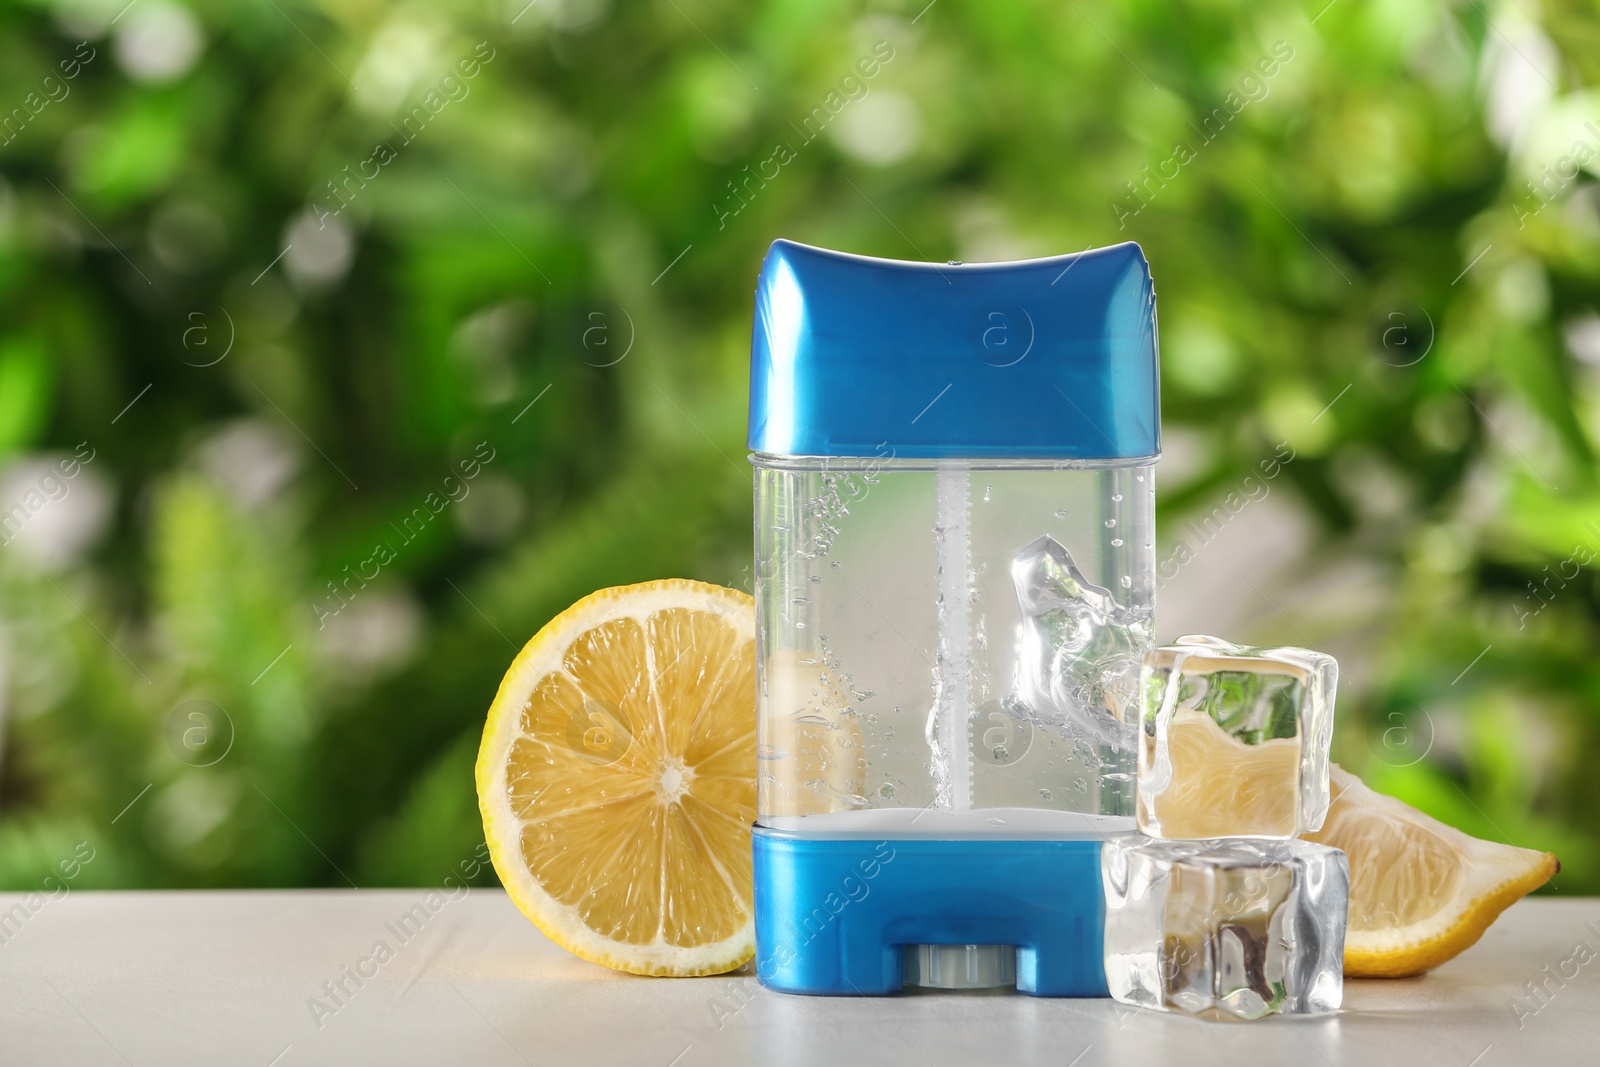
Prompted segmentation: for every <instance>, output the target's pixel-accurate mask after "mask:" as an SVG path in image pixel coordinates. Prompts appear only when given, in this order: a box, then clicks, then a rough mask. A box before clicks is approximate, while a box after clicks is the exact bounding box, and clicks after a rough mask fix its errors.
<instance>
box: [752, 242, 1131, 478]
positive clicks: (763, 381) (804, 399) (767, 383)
mask: <svg viewBox="0 0 1600 1067" xmlns="http://www.w3.org/2000/svg"><path fill="white" fill-rule="evenodd" d="M1160 409H1161V404H1160V397H1159V394H1158V385H1157V375H1156V311H1155V290H1154V288H1153V287H1152V286H1151V283H1150V267H1149V264H1148V263H1146V261H1145V258H1144V253H1143V252H1142V251H1141V250H1140V248H1139V246H1138V245H1136V244H1133V243H1132V242H1129V243H1126V244H1120V245H1113V246H1112V247H1110V248H1097V249H1093V250H1091V251H1087V252H1079V253H1076V254H1074V255H1068V256H1054V257H1052V258H1049V259H1031V260H1025V261H1022V262H1017V263H969V264H955V263H952V264H935V263H909V262H905V261H901V260H891V259H872V258H869V257H867V256H855V255H850V254H848V253H844V252H830V251H828V250H827V249H824V248H812V247H810V246H809V245H802V244H796V243H794V242H793V241H774V242H773V244H772V247H771V248H770V249H769V250H768V251H767V258H766V262H765V263H764V264H762V267H761V279H760V281H759V282H757V284H756V318H755V335H754V338H753V340H752V342H751V346H750V437H749V445H750V449H751V450H752V451H754V452H765V453H769V454H773V455H785V456H862V457H884V456H889V455H893V456H895V457H897V458H908V459H909V458H947V457H965V458H972V459H983V458H995V459H1000V458H1008V459H1029V458H1038V459H1085V460H1095V459H1132V458H1137V457H1145V456H1154V455H1156V454H1157V453H1159V452H1160V451H1161V428H1160V427H1161V419H1160Z"/></svg>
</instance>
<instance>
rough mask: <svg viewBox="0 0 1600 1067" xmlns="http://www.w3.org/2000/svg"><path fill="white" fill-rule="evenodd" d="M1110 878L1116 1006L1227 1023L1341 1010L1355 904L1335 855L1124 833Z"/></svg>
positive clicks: (1106, 860)
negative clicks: (1347, 927)
mask: <svg viewBox="0 0 1600 1067" xmlns="http://www.w3.org/2000/svg"><path fill="white" fill-rule="evenodd" d="M1101 876H1102V879H1103V881H1104V883H1105V896H1106V925H1105V954H1106V958H1105V966H1106V982H1107V983H1108V985H1109V986H1110V989H1111V995H1112V996H1113V997H1115V998H1116V999H1117V1000H1119V1001H1122V1002H1123V1003H1125V1004H1137V1005H1139V1006H1141V1007H1146V1008H1157V1009H1160V1010H1163V1011H1177V1012H1186V1013H1188V1014H1191V1015H1198V1016H1201V1017H1204V1018H1211V1019H1225V1020H1226V1019H1258V1018H1260V1017H1262V1016H1264V1015H1275V1014H1281V1015H1315V1014H1321V1013H1324V1012H1331V1011H1335V1010H1337V1009H1338V1007H1339V1002H1340V1000H1341V999H1342V997H1343V995H1344V932H1345V921H1346V915H1347V911H1348V908H1349V898H1350V868H1349V864H1348V863H1347V862H1346V860H1345V855H1344V853H1343V852H1340V851H1339V850H1338V849H1336V848H1329V847H1328V846H1326V845H1317V844H1313V843H1311V842H1309V841H1270V840H1266V841H1263V840H1242V839H1224V840H1214V841H1162V840H1156V839H1154V838H1149V837H1145V836H1143V835H1142V834H1133V833H1129V834H1116V835H1113V836H1112V837H1110V838H1109V839H1108V840H1107V842H1106V845H1105V847H1104V849H1103V851H1102V852H1101Z"/></svg>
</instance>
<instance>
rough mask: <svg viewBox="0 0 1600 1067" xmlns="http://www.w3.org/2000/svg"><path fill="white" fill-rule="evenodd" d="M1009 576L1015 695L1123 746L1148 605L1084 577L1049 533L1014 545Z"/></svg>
mask: <svg viewBox="0 0 1600 1067" xmlns="http://www.w3.org/2000/svg"><path fill="white" fill-rule="evenodd" d="M1011 581H1012V583H1013V585H1014V586H1015V587H1016V592H1017V604H1018V606H1019V607H1020V608H1021V609H1022V627H1021V634H1020V638H1021V639H1020V641H1019V642H1018V678H1017V687H1018V691H1017V697H1018V698H1019V699H1020V700H1021V702H1022V703H1023V704H1025V705H1026V706H1027V707H1028V708H1029V709H1030V710H1031V711H1032V713H1033V714H1034V715H1035V716H1036V717H1038V718H1039V719H1040V720H1042V721H1053V722H1056V723H1057V724H1058V725H1060V726H1061V727H1063V728H1064V729H1065V730H1066V731H1067V732H1068V733H1069V734H1070V735H1071V736H1073V737H1078V738H1082V739H1084V740H1087V741H1089V742H1092V743H1094V744H1101V745H1106V746H1108V747H1110V748H1112V749H1115V750H1123V749H1126V748H1128V747H1129V746H1130V745H1131V744H1132V742H1133V733H1134V731H1133V728H1132V724H1131V722H1130V721H1129V719H1130V716H1129V714H1128V709H1129V708H1130V706H1132V705H1133V703H1134V701H1135V699H1136V696H1137V687H1138V678H1139V663H1140V659H1141V657H1143V655H1144V653H1145V650H1146V649H1148V648H1149V647H1150V644H1151V640H1152V637H1151V620H1150V614H1149V612H1140V611H1136V610H1132V609H1129V608H1125V607H1123V606H1122V605H1120V604H1119V603H1118V602H1117V599H1116V597H1114V596H1113V595H1112V594H1111V591H1110V590H1108V589H1102V588H1101V587H1100V586H1098V585H1095V584H1094V583H1093V582H1091V581H1089V580H1088V579H1087V578H1085V577H1084V576H1083V572H1082V571H1080V570H1079V569H1078V566H1077V564H1076V563H1074V562H1073V560H1072V555H1071V553H1069V552H1068V551H1067V549H1066V546H1065V545H1063V544H1062V543H1061V542H1059V541H1057V540H1056V539H1055V538H1053V537H1048V536H1046V537H1041V538H1039V539H1038V540H1037V541H1034V542H1033V543H1032V544H1030V545H1028V547H1026V548H1024V549H1023V550H1022V551H1021V552H1019V553H1017V555H1016V557H1015V558H1014V559H1013V560H1012V562H1011Z"/></svg>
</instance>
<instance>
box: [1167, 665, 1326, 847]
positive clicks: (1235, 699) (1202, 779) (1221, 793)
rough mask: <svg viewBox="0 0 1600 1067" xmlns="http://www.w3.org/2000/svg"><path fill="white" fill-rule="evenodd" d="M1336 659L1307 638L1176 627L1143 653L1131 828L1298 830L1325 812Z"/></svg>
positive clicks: (1263, 833) (1176, 833)
mask: <svg viewBox="0 0 1600 1067" xmlns="http://www.w3.org/2000/svg"><path fill="white" fill-rule="evenodd" d="M1338 680H1339V665H1338V663H1337V662H1335V661H1334V658H1333V657H1332V656H1327V655H1324V654H1322V653H1321V652H1312V651H1311V650H1309V649H1304V648H1250V647H1246V646H1243V645H1235V644H1230V643H1229V642H1227V641H1223V640H1220V639H1218V638H1215V637H1180V638H1179V639H1178V641H1177V643H1176V644H1172V645H1164V646H1162V647H1161V648H1157V649H1153V650H1151V651H1150V652H1149V653H1148V654H1147V655H1146V656H1145V658H1144V669H1143V672H1142V675H1141V682H1140V691H1141V693H1142V696H1143V711H1142V715H1141V730H1140V737H1139V742H1140V743H1139V781H1138V798H1139V800H1138V819H1139V829H1140V830H1142V831H1144V832H1145V833H1147V834H1149V835H1150V836H1152V837H1166V838H1203V837H1296V836H1298V835H1300V834H1304V833H1309V832H1311V831H1313V830H1316V829H1319V828H1320V827H1321V826H1322V820H1323V819H1324V818H1325V817H1326V816H1327V814H1328V746H1329V743H1330V741H1331V740H1332V737H1333V701H1334V691H1335V689H1336V687H1337V684H1338Z"/></svg>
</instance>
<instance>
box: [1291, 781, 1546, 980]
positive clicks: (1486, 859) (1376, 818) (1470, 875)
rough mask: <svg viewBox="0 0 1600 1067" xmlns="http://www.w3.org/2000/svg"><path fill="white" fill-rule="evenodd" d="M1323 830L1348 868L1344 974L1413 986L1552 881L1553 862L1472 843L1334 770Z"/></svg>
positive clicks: (1320, 838) (1313, 837)
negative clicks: (1415, 980) (1405, 981)
mask: <svg viewBox="0 0 1600 1067" xmlns="http://www.w3.org/2000/svg"><path fill="white" fill-rule="evenodd" d="M1331 774H1332V783H1331V785H1332V803H1331V805H1330V806H1329V808H1328V818H1327V820H1326V821H1325V822H1324V823H1323V824H1322V829H1320V830H1318V831H1317V832H1316V833H1312V834H1306V835H1304V836H1305V837H1306V839H1307V840H1310V841H1317V842H1320V843H1322V844H1324V845H1332V846H1333V847H1335V848H1339V849H1343V850H1344V852H1345V855H1346V856H1348V857H1349V859H1350V919H1349V926H1348V928H1347V930H1346V932H1345V941H1344V973H1345V975H1346V977H1350V978H1405V977H1409V976H1411V975H1415V974H1421V973H1422V972H1424V971H1427V970H1431V969H1432V968H1434V967H1437V966H1439V965H1440V964H1441V963H1444V962H1445V961H1446V960H1450V959H1453V958H1455V957H1456V956H1457V955H1459V954H1460V953H1462V952H1464V951H1465V950H1466V949H1468V948H1471V947H1472V945H1474V944H1475V943H1476V942H1477V940H1478V938H1480V937H1482V936H1483V932H1484V931H1485V930H1487V929H1488V928H1489V924H1491V923H1493V922H1494V921H1495V919H1496V918H1498V917H1499V915H1500V913H1501V912H1503V911H1505V910H1506V909H1507V908H1509V907H1510V906H1511V905H1513V904H1515V903H1516V902H1517V901H1518V900H1521V899H1522V898H1523V897H1524V896H1526V895H1528V894H1529V893H1531V892H1533V890H1535V889H1537V888H1539V886H1541V885H1543V884H1544V883H1545V882H1547V881H1549V880H1550V879H1551V878H1552V877H1554V875H1555V873H1556V872H1557V871H1559V870H1560V869H1561V864H1560V863H1559V862H1558V861H1557V860H1556V857H1555V856H1554V855H1553V854H1551V853H1549V852H1538V851H1535V850H1534V849H1529V848H1517V847H1516V846H1514V845H1502V844H1497V843H1495V842H1493V841H1482V840H1479V839H1478V838H1475V837H1470V836H1468V835H1467V834H1464V833H1462V832H1461V831H1460V830H1457V829H1455V828H1453V827H1450V826H1446V825H1445V824H1444V823H1442V822H1439V821H1438V820H1437V819H1432V818H1429V817H1428V816H1427V815H1424V814H1423V813H1422V812H1420V811H1418V810H1417V809H1415V808H1413V807H1410V806H1409V805H1407V804H1403V803H1401V802H1400V801H1398V800H1396V799H1394V798H1393V797H1386V796H1383V795H1382V794H1379V793H1375V792H1373V791H1372V790H1371V789H1370V788H1368V787H1367V786H1366V784H1365V783H1363V782H1362V781H1361V779H1359V778H1357V777H1356V776H1355V775H1353V774H1350V773H1349V772H1348V771H1345V770H1344V769H1342V768H1340V767H1338V766H1334V767H1333V768H1331Z"/></svg>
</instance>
